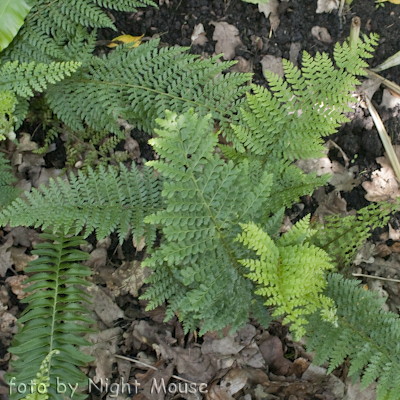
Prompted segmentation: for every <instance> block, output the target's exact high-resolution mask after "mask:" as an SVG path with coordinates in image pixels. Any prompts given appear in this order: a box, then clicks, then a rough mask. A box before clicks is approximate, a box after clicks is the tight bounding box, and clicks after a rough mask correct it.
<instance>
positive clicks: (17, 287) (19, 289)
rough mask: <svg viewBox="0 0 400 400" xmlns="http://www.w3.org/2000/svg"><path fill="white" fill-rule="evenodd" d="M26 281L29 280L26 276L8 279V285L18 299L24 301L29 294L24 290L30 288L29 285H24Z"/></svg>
mask: <svg viewBox="0 0 400 400" xmlns="http://www.w3.org/2000/svg"><path fill="white" fill-rule="evenodd" d="M26 279H28V277H27V276H26V275H15V276H9V277H8V278H7V279H6V283H8V284H9V285H10V287H11V291H12V292H13V293H14V294H15V295H16V296H17V297H18V299H19V300H22V299H24V298H25V297H26V296H28V294H29V293H25V292H24V289H25V288H27V287H29V284H28V285H24V284H23V282H24V281H25V280H26Z"/></svg>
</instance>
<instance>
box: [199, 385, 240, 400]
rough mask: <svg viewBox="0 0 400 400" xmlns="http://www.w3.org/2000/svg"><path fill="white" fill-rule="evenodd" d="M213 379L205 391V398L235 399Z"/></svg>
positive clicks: (217, 399) (208, 399)
mask: <svg viewBox="0 0 400 400" xmlns="http://www.w3.org/2000/svg"><path fill="white" fill-rule="evenodd" d="M217 382H218V381H214V382H213V383H212V384H211V386H210V388H209V389H208V391H207V393H206V400H235V399H234V398H233V397H232V396H231V395H230V394H229V393H228V389H227V388H222V387H221V386H220V385H218V384H217Z"/></svg>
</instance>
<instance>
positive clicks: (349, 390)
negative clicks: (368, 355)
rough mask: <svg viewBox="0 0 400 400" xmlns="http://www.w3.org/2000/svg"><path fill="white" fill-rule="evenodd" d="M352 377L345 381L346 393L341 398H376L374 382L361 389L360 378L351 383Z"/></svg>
mask: <svg viewBox="0 0 400 400" xmlns="http://www.w3.org/2000/svg"><path fill="white" fill-rule="evenodd" d="M351 381H352V379H351V378H347V379H346V381H345V385H346V394H345V396H344V397H343V400H376V386H377V383H376V382H372V383H371V384H370V385H369V386H367V387H366V388H365V389H363V390H361V383H360V378H358V379H357V382H356V383H355V384H354V385H352V383H351Z"/></svg>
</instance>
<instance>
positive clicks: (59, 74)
mask: <svg viewBox="0 0 400 400" xmlns="http://www.w3.org/2000/svg"><path fill="white" fill-rule="evenodd" d="M80 65H81V63H80V62H74V61H70V62H65V63H64V62H63V63H55V62H54V63H51V64H49V65H45V64H36V63H34V62H32V63H30V64H26V63H22V64H19V63H18V61H14V62H7V63H5V64H3V65H1V67H0V90H10V91H12V92H14V93H15V94H17V95H18V96H21V97H32V96H33V95H34V93H33V91H34V90H36V91H38V92H42V91H43V90H44V89H46V87H47V85H48V84H49V83H56V82H58V81H61V80H62V79H63V78H64V77H65V76H70V75H71V73H72V72H75V71H76V70H77V69H78V67H79V66H80Z"/></svg>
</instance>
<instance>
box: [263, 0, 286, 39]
mask: <svg viewBox="0 0 400 400" xmlns="http://www.w3.org/2000/svg"><path fill="white" fill-rule="evenodd" d="M278 7H279V1H278V0H269V1H268V3H267V4H259V5H258V11H260V12H263V13H264V14H265V17H266V18H268V17H269V22H270V24H271V29H272V30H273V31H274V32H276V30H277V29H278V26H279V24H280V22H281V21H280V19H279V13H278Z"/></svg>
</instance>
